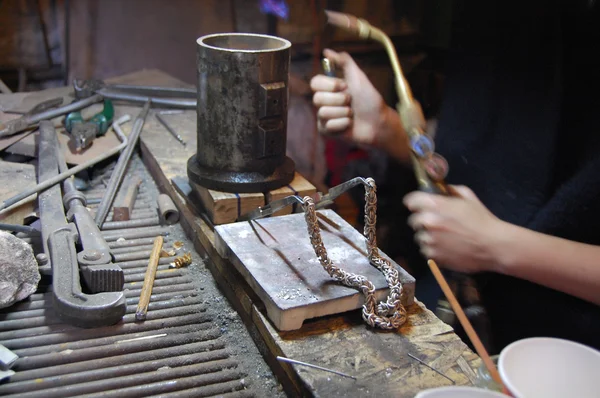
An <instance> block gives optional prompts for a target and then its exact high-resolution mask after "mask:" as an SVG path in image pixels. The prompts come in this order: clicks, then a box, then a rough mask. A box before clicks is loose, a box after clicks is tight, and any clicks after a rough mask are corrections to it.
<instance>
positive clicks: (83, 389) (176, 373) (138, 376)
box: [27, 359, 241, 398]
mask: <svg viewBox="0 0 600 398" xmlns="http://www.w3.org/2000/svg"><path fill="white" fill-rule="evenodd" d="M235 365H237V363H236V362H235V361H233V360H231V359H221V360H216V361H212V362H201V363H194V364H182V365H181V366H175V367H170V366H163V367H162V370H161V371H160V372H157V371H156V369H149V370H145V371H143V372H140V373H134V374H128V375H122V373H121V372H119V371H116V372H115V371H113V372H112V373H113V374H112V375H111V376H112V377H110V378H107V379H100V380H99V379H98V378H97V377H96V376H95V375H94V376H93V377H92V378H90V379H88V380H85V381H83V382H80V383H78V384H74V385H68V391H69V394H74V395H87V394H93V393H97V394H100V396H103V395H104V392H107V393H108V392H110V391H111V390H112V391H114V390H120V389H123V388H137V386H143V385H145V384H149V383H152V382H167V384H172V383H168V382H169V381H171V380H173V379H180V378H184V377H192V376H196V377H197V375H199V374H203V375H205V376H208V375H210V376H211V378H213V379H214V378H218V379H217V380H221V379H222V378H223V377H224V374H229V373H231V372H234V371H232V370H230V369H228V368H231V367H235ZM239 375H241V374H240V373H239V371H237V373H236V378H238V377H239ZM63 383H64V381H62V380H61V383H60V384H59V386H57V387H54V388H49V389H44V390H40V391H38V392H37V393H29V394H27V397H31V398H35V397H39V398H62V397H64V393H65V391H64V388H62V386H61V384H63ZM238 383H239V381H238ZM71 396H73V395H71Z"/></svg>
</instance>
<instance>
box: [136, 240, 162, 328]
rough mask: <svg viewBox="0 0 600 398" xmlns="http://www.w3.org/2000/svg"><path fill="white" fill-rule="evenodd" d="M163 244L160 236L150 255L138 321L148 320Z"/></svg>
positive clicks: (139, 305) (138, 311) (138, 309)
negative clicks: (149, 305) (147, 315)
mask: <svg viewBox="0 0 600 398" xmlns="http://www.w3.org/2000/svg"><path fill="white" fill-rule="evenodd" d="M163 242H164V239H163V237H162V236H160V235H159V236H157V237H156V238H154V246H153V247H152V253H151V254H150V260H149V261H148V268H147V269H146V275H145V276H144V284H143V285H142V292H141V293H140V301H139V302H138V306H137V310H136V312H135V320H136V321H145V320H146V313H147V312H148V304H150V296H151V295H152V285H153V284H154V278H155V276H156V268H157V267H158V259H159V258H160V251H161V250H162V246H163Z"/></svg>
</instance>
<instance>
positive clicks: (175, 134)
mask: <svg viewBox="0 0 600 398" xmlns="http://www.w3.org/2000/svg"><path fill="white" fill-rule="evenodd" d="M156 118H157V119H158V121H159V122H160V123H161V124H162V125H163V126H164V127H165V128H166V129H167V131H168V132H169V133H171V135H172V136H173V137H175V139H176V140H177V141H179V143H180V144H181V145H183V146H185V141H184V140H183V138H182V137H181V135H179V134H177V132H176V131H175V130H173V128H172V127H171V126H169V124H168V123H167V121H166V120H165V119H164V118H163V117H162V112H159V113H157V114H156Z"/></svg>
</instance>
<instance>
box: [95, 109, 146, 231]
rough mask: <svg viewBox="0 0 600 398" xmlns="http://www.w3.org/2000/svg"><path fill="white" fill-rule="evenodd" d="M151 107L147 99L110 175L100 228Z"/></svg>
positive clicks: (98, 218) (98, 217) (98, 214)
mask: <svg viewBox="0 0 600 398" xmlns="http://www.w3.org/2000/svg"><path fill="white" fill-rule="evenodd" d="M149 109H150V101H147V102H146V104H145V105H144V107H143V108H142V111H141V112H140V113H139V115H138V116H137V117H136V119H135V122H134V123H133V127H132V129H131V133H130V134H129V142H128V143H127V146H126V147H125V149H124V150H123V152H122V153H121V155H120V156H119V160H118V161H117V164H116V166H115V170H114V171H113V173H112V175H111V176H110V182H109V183H108V186H107V187H106V193H105V194H104V196H103V198H102V202H100V205H99V206H98V211H97V212H96V219H95V221H96V224H98V226H99V227H100V228H102V224H103V223H104V220H105V219H106V215H107V214H108V211H109V210H110V207H111V206H112V202H113V200H114V198H115V194H116V193H117V190H118V189H119V186H120V185H121V182H122V181H123V176H124V173H125V169H126V168H127V165H128V163H129V159H131V155H132V154H133V151H134V149H135V147H136V146H137V143H138V140H139V138H140V134H141V132H142V129H143V128H144V123H145V121H146V116H147V115H148V110H149Z"/></svg>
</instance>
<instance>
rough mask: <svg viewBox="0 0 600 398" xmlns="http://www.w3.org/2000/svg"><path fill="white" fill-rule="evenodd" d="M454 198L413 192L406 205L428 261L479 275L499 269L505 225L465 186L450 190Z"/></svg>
mask: <svg viewBox="0 0 600 398" xmlns="http://www.w3.org/2000/svg"><path fill="white" fill-rule="evenodd" d="M450 189H451V191H452V194H453V196H441V195H434V194H429V193H424V192H411V193H409V194H408V195H406V196H405V197H404V205H405V206H406V207H407V208H408V209H409V210H410V211H411V212H412V213H413V214H411V216H410V217H409V220H408V224H409V225H410V226H411V227H412V228H413V229H414V230H415V232H416V234H415V240H416V241H417V243H418V244H419V246H420V248H421V252H422V253H423V255H424V256H425V257H427V258H431V259H433V260H435V261H436V262H437V263H438V264H439V265H440V266H443V267H445V268H450V269H452V270H454V271H460V272H465V273H475V272H482V271H490V270H493V269H494V268H495V267H496V262H497V261H498V260H497V258H498V256H497V255H496V254H495V246H496V244H495V241H496V240H497V238H498V237H499V236H500V235H501V229H502V225H503V222H502V221H501V220H500V219H498V218H497V217H496V216H494V215H493V214H492V213H491V212H490V211H489V210H488V209H487V208H486V207H485V206H484V205H483V204H482V203H481V201H480V200H479V199H478V198H477V196H475V194H474V193H473V191H471V190H470V189H469V188H467V187H465V186H450Z"/></svg>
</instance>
